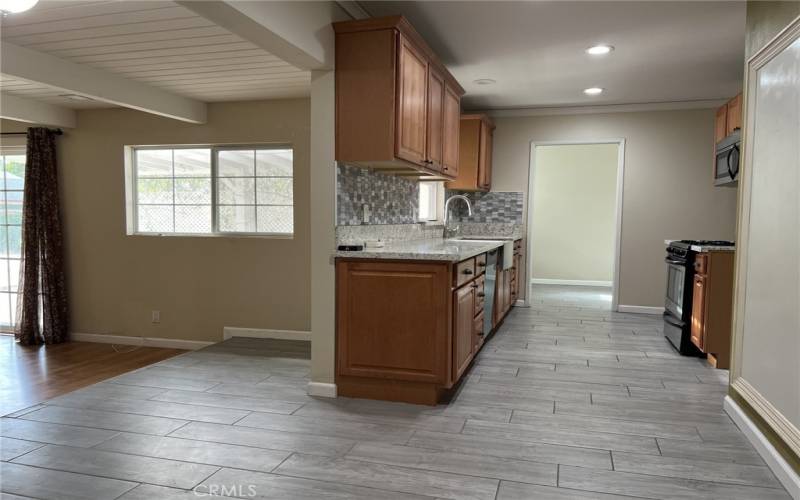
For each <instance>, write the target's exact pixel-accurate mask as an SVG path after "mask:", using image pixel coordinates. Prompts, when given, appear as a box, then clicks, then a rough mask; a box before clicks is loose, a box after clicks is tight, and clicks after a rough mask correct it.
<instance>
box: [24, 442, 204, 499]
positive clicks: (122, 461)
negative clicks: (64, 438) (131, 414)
mask: <svg viewBox="0 0 800 500" xmlns="http://www.w3.org/2000/svg"><path fill="white" fill-rule="evenodd" d="M14 463H18V464H22V465H30V466H35V467H42V468H45V469H54V470H60V471H66V472H75V473H78V474H87V475H91V476H99V477H108V478H113V479H121V480H125V481H135V482H143V483H150V484H157V485H161V486H170V487H174V488H185V489H188V488H192V487H194V486H196V485H198V484H200V483H201V482H202V481H203V480H204V479H205V478H207V477H208V476H210V475H211V474H213V473H214V472H216V471H217V470H219V468H218V467H213V466H209V465H202V464H194V463H186V462H178V461H175V460H165V459H161V458H152V457H140V456H135V455H126V454H122V453H113V452H109V451H100V450H96V449H87V448H71V447H68V446H58V445H47V446H44V447H42V448H39V449H38V450H34V451H32V452H30V453H28V454H26V455H23V456H21V457H19V458H17V459H15V460H14Z"/></svg>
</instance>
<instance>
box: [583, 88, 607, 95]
mask: <svg viewBox="0 0 800 500" xmlns="http://www.w3.org/2000/svg"><path fill="white" fill-rule="evenodd" d="M603 90H605V89H602V88H600V87H589V88H588V89H583V93H584V94H586V95H600V94H602V93H603Z"/></svg>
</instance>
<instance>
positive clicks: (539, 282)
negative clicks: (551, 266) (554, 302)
mask: <svg viewBox="0 0 800 500" xmlns="http://www.w3.org/2000/svg"><path fill="white" fill-rule="evenodd" d="M531 284H532V285H575V286H605V287H611V286H612V285H613V284H614V283H613V282H611V281H590V280H551V279H547V278H533V279H532V280H531Z"/></svg>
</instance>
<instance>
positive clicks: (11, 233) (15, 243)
mask: <svg viewBox="0 0 800 500" xmlns="http://www.w3.org/2000/svg"><path fill="white" fill-rule="evenodd" d="M5 230H6V231H7V233H8V255H9V257H16V258H19V257H21V255H22V226H6V227H5Z"/></svg>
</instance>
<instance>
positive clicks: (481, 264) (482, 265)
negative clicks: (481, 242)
mask: <svg viewBox="0 0 800 500" xmlns="http://www.w3.org/2000/svg"><path fill="white" fill-rule="evenodd" d="M478 267H486V262H478Z"/></svg>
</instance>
